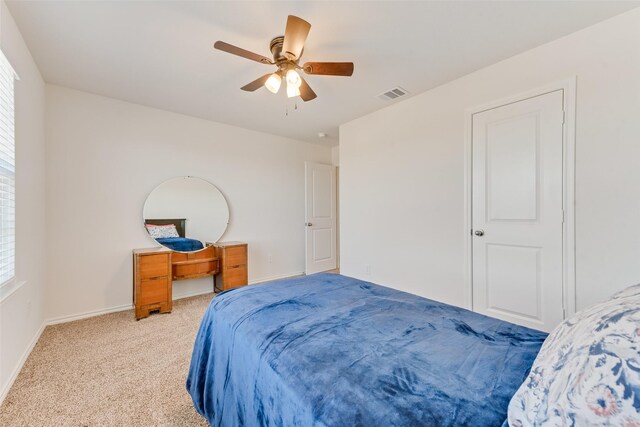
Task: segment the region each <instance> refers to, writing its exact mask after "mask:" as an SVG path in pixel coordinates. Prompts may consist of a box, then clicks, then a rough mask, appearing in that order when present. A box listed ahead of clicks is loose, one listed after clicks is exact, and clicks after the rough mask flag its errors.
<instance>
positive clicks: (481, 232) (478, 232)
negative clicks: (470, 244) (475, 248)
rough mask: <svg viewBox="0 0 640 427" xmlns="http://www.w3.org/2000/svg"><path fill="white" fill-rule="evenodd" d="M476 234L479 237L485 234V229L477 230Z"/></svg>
mask: <svg viewBox="0 0 640 427" xmlns="http://www.w3.org/2000/svg"><path fill="white" fill-rule="evenodd" d="M475 235H476V236H478V237H482V236H484V231H482V230H476V232H475Z"/></svg>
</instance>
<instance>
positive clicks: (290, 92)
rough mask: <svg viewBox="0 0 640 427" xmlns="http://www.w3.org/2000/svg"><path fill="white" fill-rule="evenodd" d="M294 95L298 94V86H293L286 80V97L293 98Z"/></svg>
mask: <svg viewBox="0 0 640 427" xmlns="http://www.w3.org/2000/svg"><path fill="white" fill-rule="evenodd" d="M294 96H300V86H295V85H292V84H290V83H289V82H287V97H289V98H293V97H294Z"/></svg>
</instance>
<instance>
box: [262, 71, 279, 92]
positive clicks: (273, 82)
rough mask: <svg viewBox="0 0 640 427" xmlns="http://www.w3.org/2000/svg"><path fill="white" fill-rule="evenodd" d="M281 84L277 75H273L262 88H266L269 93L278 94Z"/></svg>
mask: <svg viewBox="0 0 640 427" xmlns="http://www.w3.org/2000/svg"><path fill="white" fill-rule="evenodd" d="M281 83H282V77H280V75H279V74H276V73H273V74H271V75H270V76H269V78H268V79H267V81H266V82H264V87H266V88H267V89H268V90H269V92H271V93H278V91H279V90H280V84H281Z"/></svg>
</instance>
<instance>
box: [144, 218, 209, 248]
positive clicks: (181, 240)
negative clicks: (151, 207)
mask: <svg viewBox="0 0 640 427" xmlns="http://www.w3.org/2000/svg"><path fill="white" fill-rule="evenodd" d="M144 222H145V227H147V226H149V225H151V226H154V225H174V226H175V228H176V231H177V232H178V237H157V238H155V237H154V238H155V240H156V242H158V243H160V244H161V245H162V246H165V247H167V248H169V249H171V250H173V251H178V252H193V251H199V250H201V249H203V248H204V246H203V244H202V242H201V241H200V240H196V239H190V238H188V237H185V236H186V222H187V220H186V219H185V218H174V219H145V221H144Z"/></svg>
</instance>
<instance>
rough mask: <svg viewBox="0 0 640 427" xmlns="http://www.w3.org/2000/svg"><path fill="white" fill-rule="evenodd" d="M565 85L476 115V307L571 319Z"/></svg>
mask: <svg viewBox="0 0 640 427" xmlns="http://www.w3.org/2000/svg"><path fill="white" fill-rule="evenodd" d="M563 122H564V112H563V91H562V90H558V91H555V92H551V93H547V94H545V95H540V96H536V97H532V98H529V99H525V100H522V101H519V102H515V103H510V104H508V105H503V106H501V107H497V108H493V109H490V110H487V111H483V112H480V113H476V114H474V115H473V130H472V145H473V174H472V176H473V182H472V194H473V195H472V225H473V230H472V239H473V245H472V250H473V276H472V281H473V310H474V311H477V312H479V313H483V314H486V315H488V316H492V317H497V318H501V319H503V320H507V321H510V322H513V323H517V324H521V325H524V326H529V327H532V328H535V329H540V330H545V331H549V330H551V329H552V328H553V327H555V326H556V325H557V324H558V323H560V322H561V321H562V320H563V317H564V314H563V303H562V296H563V288H562V277H563V268H562V263H563V260H562V239H563V234H562V231H563V230H562V223H563V221H564V218H563V214H564V213H563V207H562V206H563V205H562V188H563V183H562V177H563V169H562V168H563V158H562V155H563V144H562V139H563V130H562V127H563Z"/></svg>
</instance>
